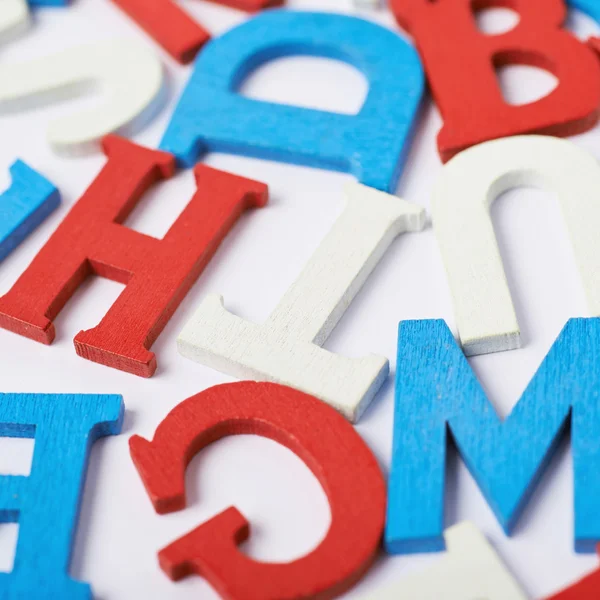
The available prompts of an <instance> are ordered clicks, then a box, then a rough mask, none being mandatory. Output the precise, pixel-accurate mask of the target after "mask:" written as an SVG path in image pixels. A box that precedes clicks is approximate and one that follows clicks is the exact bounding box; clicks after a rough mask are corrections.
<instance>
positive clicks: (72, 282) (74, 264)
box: [0, 136, 268, 377]
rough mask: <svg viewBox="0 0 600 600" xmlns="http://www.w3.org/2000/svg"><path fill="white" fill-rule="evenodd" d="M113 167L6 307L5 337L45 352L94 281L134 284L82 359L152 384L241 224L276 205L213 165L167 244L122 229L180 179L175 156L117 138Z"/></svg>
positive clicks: (256, 187) (89, 334)
mask: <svg viewBox="0 0 600 600" xmlns="http://www.w3.org/2000/svg"><path fill="white" fill-rule="evenodd" d="M104 147H105V152H106V155H107V157H108V160H107V163H106V165H105V166H104V168H103V169H102V171H101V172H100V173H99V175H98V176H97V177H96V179H95V180H94V182H93V183H92V185H91V186H90V187H89V188H88V190H87V191H86V192H85V193H84V195H83V196H82V197H81V198H80V200H79V201H78V202H77V203H76V205H75V206H74V207H73V209H72V210H71V212H70V213H69V214H68V215H67V217H66V218H65V220H64V221H63V222H62V223H61V225H60V226H59V227H58V229H57V230H56V231H55V233H54V234H53V235H52V237H51V238H50V239H49V240H48V242H47V243H46V245H45V246H44V247H43V248H42V250H41V251H40V252H39V253H38V255H37V256H36V257H35V259H34V260H33V262H32V263H31V265H30V266H29V267H28V268H27V270H26V271H25V272H24V273H23V274H22V275H21V277H20V278H19V279H18V281H17V282H16V283H15V285H14V286H13V287H12V289H11V290H10V291H9V292H8V293H7V294H6V295H5V296H3V297H2V298H0V327H3V328H5V329H8V330H9V331H13V332H15V333H18V334H20V335H23V336H25V337H29V338H31V339H33V340H36V341H38V342H41V343H44V344H50V343H52V341H53V340H54V336H55V330H54V325H53V324H52V320H53V319H54V318H55V317H56V315H57V314H58V313H59V312H60V310H61V309H62V307H63V306H64V305H65V303H66V302H67V300H68V299H69V298H70V297H71V295H72V294H73V293H74V291H75V290H76V288H77V287H78V286H79V285H80V284H81V283H82V282H83V281H84V279H85V278H86V277H87V276H88V275H92V274H95V275H99V276H100V277H106V278H108V279H112V280H113V281H118V282H120V283H123V284H126V288H125V289H124V290H123V292H122V293H121V294H120V296H119V298H118V299H117V300H116V302H115V303H114V304H113V306H112V307H111V308H110V309H109V311H108V312H107V313H106V315H105V316H104V318H103V319H102V321H101V322H100V324H99V325H98V326H96V327H94V328H93V329H89V330H87V331H82V332H80V333H79V334H77V336H76V337H75V340H74V341H75V349H76V351H77V354H79V355H80V356H83V357H84V358H87V359H89V360H92V361H95V362H98V363H100V364H103V365H107V366H110V367H113V368H116V369H121V370H123V371H127V372H129V373H134V374H136V375H140V376H142V377H150V376H152V374H153V373H154V371H155V370H156V357H155V356H154V354H153V353H152V352H150V351H149V348H150V346H151V345H152V344H153V343H154V341H155V340H156V338H157V337H158V335H159V334H160V332H161V331H162V330H163V328H164V326H165V325H166V323H167V321H168V320H169V318H170V317H171V315H172V314H173V313H174V312H175V310H176V309H177V307H178V306H179V303H180V302H181V300H182V299H183V298H184V296H185V294H186V293H187V292H188V290H189V289H190V288H191V286H192V285H193V283H194V282H195V281H196V279H197V278H198V276H199V275H200V273H201V272H202V271H203V269H204V267H205V266H206V264H207V263H208V262H209V260H210V259H211V257H212V256H213V254H214V252H215V251H216V249H217V248H218V246H219V244H220V242H221V241H222V239H223V238H224V237H225V235H226V234H227V232H228V231H229V229H230V228H231V227H232V226H233V225H234V223H235V222H236V220H237V218H238V217H239V215H240V214H241V213H242V212H243V211H244V210H245V209H246V208H249V207H252V206H263V205H264V204H265V203H266V201H267V196H268V192H267V187H266V186H265V185H264V184H262V183H258V182H255V181H251V180H249V179H244V178H242V177H237V176H235V175H230V174H229V173H225V172H223V171H217V170H216V169H211V168H210V167H207V166H204V165H198V166H197V167H196V168H195V169H194V175H195V178H196V183H197V185H198V190H197V191H196V193H195V194H194V196H193V198H192V199H191V200H190V202H189V204H188V205H187V206H186V208H185V209H184V210H183V212H182V213H181V215H180V216H179V217H178V218H177V220H176V221H175V223H173V225H172V226H171V227H170V229H169V230H168V232H167V234H166V235H165V236H164V238H163V239H162V240H158V239H156V238H153V237H150V236H148V235H144V234H142V233H138V232H136V231H133V230H131V229H128V228H126V227H123V226H122V225H121V223H122V222H123V221H124V220H125V219H126V218H127V216H128V215H129V213H130V212H131V211H132V210H133V208H134V207H135V205H136V204H137V202H138V201H139V200H140V198H141V197H142V196H143V194H144V192H145V191H146V190H147V189H148V188H149V187H150V186H151V185H152V184H153V183H155V182H156V181H158V180H160V179H163V178H165V177H170V176H171V175H172V174H173V171H174V166H175V165H174V159H173V157H172V156H171V155H169V154H167V153H165V152H160V151H158V150H149V149H146V148H142V147H141V146H136V145H135V144H133V143H131V142H128V141H127V140H124V139H122V138H119V137H117V136H109V137H107V138H106V139H105V141H104Z"/></svg>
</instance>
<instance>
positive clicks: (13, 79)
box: [0, 0, 163, 154]
mask: <svg viewBox="0 0 600 600" xmlns="http://www.w3.org/2000/svg"><path fill="white" fill-rule="evenodd" d="M3 1H4V0H3ZM0 81H2V85H1V86H0V115H1V114H7V113H12V112H15V111H21V110H25V109H31V108H36V107H39V106H44V105H46V104H51V103H56V102H60V101H62V100H64V99H65V97H75V96H78V95H81V93H82V91H83V92H89V91H94V90H98V89H100V90H102V92H103V95H102V100H103V101H102V102H101V103H98V104H97V105H95V106H94V107H92V108H89V109H87V110H83V111H79V112H76V111H72V112H69V113H68V114H66V115H65V116H62V117H60V118H58V119H56V120H54V121H52V122H51V123H50V124H49V126H48V132H47V136H48V141H49V142H50V145H51V146H52V147H53V149H54V150H56V151H57V152H60V153H64V154H81V153H85V152H88V151H90V150H95V149H98V148H99V146H100V141H101V139H102V138H103V137H104V136H105V135H106V134H109V133H122V134H127V133H130V132H132V131H134V130H136V129H138V128H139V127H141V126H142V125H144V124H145V123H146V122H147V121H148V120H149V119H150V118H151V117H152V116H153V115H154V113H155V111H156V109H157V108H158V107H159V105H160V104H161V101H162V91H163V89H162V86H163V70H162V65H161V63H160V61H159V60H158V59H157V58H156V56H155V55H154V54H152V53H151V52H149V51H148V50H147V49H146V48H145V47H144V46H143V45H139V44H137V43H133V42H130V41H119V40H117V41H114V40H110V41H108V42H106V41H105V42H101V43H96V44H91V45H86V46H81V47H76V48H70V49H68V50H63V51H62V52H59V53H56V54H52V53H51V54H49V55H47V56H44V57H40V58H37V59H34V60H30V61H27V62H18V63H14V64H4V63H0Z"/></svg>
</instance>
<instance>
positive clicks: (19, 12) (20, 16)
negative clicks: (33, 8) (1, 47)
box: [0, 0, 30, 43]
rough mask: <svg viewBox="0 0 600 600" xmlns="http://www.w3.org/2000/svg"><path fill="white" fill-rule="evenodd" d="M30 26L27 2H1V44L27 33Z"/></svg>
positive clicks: (9, 0)
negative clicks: (24, 32)
mask: <svg viewBox="0 0 600 600" xmlns="http://www.w3.org/2000/svg"><path fill="white" fill-rule="evenodd" d="M29 24H30V18H29V7H28V6H27V2H26V0H0V43H4V42H7V41H8V40H10V39H11V38H13V37H14V36H16V35H19V34H20V33H22V32H23V31H25V30H26V29H27V28H28V27H29Z"/></svg>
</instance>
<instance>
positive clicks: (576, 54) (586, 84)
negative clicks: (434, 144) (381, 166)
mask: <svg viewBox="0 0 600 600" xmlns="http://www.w3.org/2000/svg"><path fill="white" fill-rule="evenodd" d="M498 4H499V3H498V1H497V0H450V1H444V2H431V1H429V0H391V2H390V8H391V9H392V11H393V12H394V14H395V16H396V19H397V21H398V23H399V24H400V25H401V26H402V27H404V28H405V29H406V30H407V31H409V32H410V33H411V34H412V36H413V38H414V39H415V43H416V45H417V48H418V50H419V54H420V55H421V57H422V59H423V63H424V66H425V71H426V73H427V78H428V81H429V86H430V88H431V91H432V94H433V97H434V100H435V102H436V104H437V105H438V107H439V109H440V112H441V114H442V117H443V120H444V124H443V126H442V129H441V130H440V132H439V134H438V140H437V141H438V150H439V153H440V156H441V158H442V160H443V161H444V162H445V161H447V160H449V159H450V158H452V157H453V156H454V155H455V154H457V153H458V152H460V151H461V150H464V149H465V148H468V147H470V146H474V145H476V144H480V143H481V142H485V141H488V140H492V139H496V138H502V137H507V136H512V135H520V134H531V133H540V134H545V135H559V136H570V135H574V134H577V133H581V132H583V131H586V130H588V129H590V128H591V127H593V126H594V125H595V124H596V122H597V121H598V116H599V114H600V108H599V107H600V63H599V62H598V58H597V57H596V56H595V53H594V52H593V51H592V50H591V49H590V48H589V47H587V46H586V44H584V43H583V42H580V41H579V40H578V39H577V38H576V37H575V36H574V35H572V34H571V33H570V32H569V31H567V30H565V29H563V28H562V25H563V22H564V20H565V18H566V14H567V11H566V7H565V4H564V2H563V1H562V0H503V1H502V2H501V3H500V4H501V5H502V7H505V8H510V9H512V10H514V11H516V12H517V13H518V14H519V17H520V19H519V23H518V24H517V25H516V26H515V27H514V28H513V29H511V30H510V31H508V32H506V33H503V34H500V35H486V34H485V33H483V32H481V31H479V29H478V28H477V24H476V20H475V18H474V16H473V11H475V10H481V9H485V8H491V7H496V6H498ZM515 64H525V65H531V66H535V67H540V68H542V69H545V70H548V71H550V72H551V73H553V74H554V75H555V76H556V77H557V79H558V81H559V83H558V85H557V87H556V88H555V89H554V90H553V91H552V92H550V93H549V94H548V95H546V96H544V97H543V98H540V99H539V100H537V101H535V102H531V103H528V104H523V105H519V106H515V105H511V104H508V103H507V102H506V101H505V99H504V97H503V96H502V90H501V88H500V85H499V84H498V80H497V76H496V69H497V68H499V67H503V66H506V65H515Z"/></svg>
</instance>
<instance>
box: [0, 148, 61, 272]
mask: <svg viewBox="0 0 600 600" xmlns="http://www.w3.org/2000/svg"><path fill="white" fill-rule="evenodd" d="M10 177H11V185H10V187H9V188H8V189H7V190H6V191H5V192H3V193H2V194H0V262H1V261H2V260H4V259H5V258H6V257H7V256H8V255H9V254H10V253H11V252H12V251H13V250H14V249H15V248H16V247H17V246H18V245H19V244H20V243H21V242H22V241H23V240H24V239H25V238H26V237H27V236H28V235H30V234H31V233H32V232H33V231H34V229H36V228H37V227H38V226H39V225H40V223H42V221H44V220H45V219H46V218H47V217H48V215H50V214H51V213H52V212H53V211H54V210H56V208H57V207H58V206H59V204H60V193H59V191H58V189H57V188H56V187H55V186H54V184H52V183H51V182H50V181H48V180H47V179H46V178H45V177H43V176H42V175H40V174H39V173H38V172H37V171H34V170H33V169H32V168H31V167H29V166H28V165H26V164H25V163H24V162H23V161H21V160H17V161H15V162H14V163H13V165H12V166H11V167H10Z"/></svg>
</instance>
